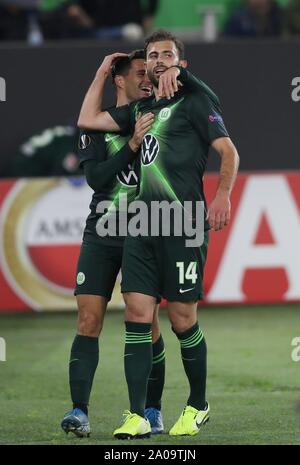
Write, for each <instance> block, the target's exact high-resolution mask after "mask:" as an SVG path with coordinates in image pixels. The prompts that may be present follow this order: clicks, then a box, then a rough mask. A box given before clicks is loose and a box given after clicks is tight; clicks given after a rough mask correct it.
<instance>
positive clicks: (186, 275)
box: [176, 262, 198, 284]
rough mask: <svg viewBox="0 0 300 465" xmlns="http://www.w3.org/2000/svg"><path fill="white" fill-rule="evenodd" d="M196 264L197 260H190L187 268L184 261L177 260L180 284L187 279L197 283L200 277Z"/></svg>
mask: <svg viewBox="0 0 300 465" xmlns="http://www.w3.org/2000/svg"><path fill="white" fill-rule="evenodd" d="M196 266H197V262H190V263H189V264H188V265H187V266H186V268H185V263H184V262H176V267H177V268H178V273H179V284H185V282H186V281H190V282H191V283H192V284H196V281H197V278H198V275H197V272H196Z"/></svg>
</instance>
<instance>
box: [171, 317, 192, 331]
mask: <svg viewBox="0 0 300 465" xmlns="http://www.w3.org/2000/svg"><path fill="white" fill-rule="evenodd" d="M170 321H171V324H172V327H173V329H174V330H175V331H176V333H184V332H185V331H187V330H188V329H190V328H191V327H192V326H194V324H195V323H196V319H195V318H194V317H193V316H192V315H172V316H171V317H170Z"/></svg>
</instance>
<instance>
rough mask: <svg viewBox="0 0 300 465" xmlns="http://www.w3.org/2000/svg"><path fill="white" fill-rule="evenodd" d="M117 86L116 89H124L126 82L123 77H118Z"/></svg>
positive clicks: (116, 79)
mask: <svg viewBox="0 0 300 465" xmlns="http://www.w3.org/2000/svg"><path fill="white" fill-rule="evenodd" d="M115 84H116V87H118V88H119V89H124V87H125V81H124V78H123V76H120V75H117V76H116V77H115Z"/></svg>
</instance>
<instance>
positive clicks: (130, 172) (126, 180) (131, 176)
mask: <svg viewBox="0 0 300 465" xmlns="http://www.w3.org/2000/svg"><path fill="white" fill-rule="evenodd" d="M117 179H118V181H119V182H120V183H121V184H123V185H124V186H129V187H136V186H137V185H138V176H137V174H136V172H135V171H134V167H133V165H131V164H128V168H127V169H125V170H123V171H121V172H120V173H118V174H117Z"/></svg>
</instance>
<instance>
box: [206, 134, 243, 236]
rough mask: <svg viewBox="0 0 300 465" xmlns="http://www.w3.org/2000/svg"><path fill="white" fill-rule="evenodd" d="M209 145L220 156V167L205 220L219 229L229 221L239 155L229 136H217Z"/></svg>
mask: <svg viewBox="0 0 300 465" xmlns="http://www.w3.org/2000/svg"><path fill="white" fill-rule="evenodd" d="M211 146H212V147H213V149H214V150H216V152H218V154H219V155H220V157H221V168H220V177H219V183H218V188H217V192H216V195H215V198H214V200H213V201H212V203H211V204H210V205H209V208H208V213H207V220H208V222H209V225H210V227H211V228H212V229H213V230H214V231H220V230H222V229H224V227H225V226H226V225H227V224H228V223H229V221H230V210H231V204H230V194H231V192H232V189H233V186H234V183H235V180H236V176H237V172H238V167H239V155H238V152H237V149H236V147H235V145H234V144H233V142H232V140H231V139H230V138H229V137H219V138H217V139H215V140H214V141H213V142H212V144H211Z"/></svg>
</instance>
